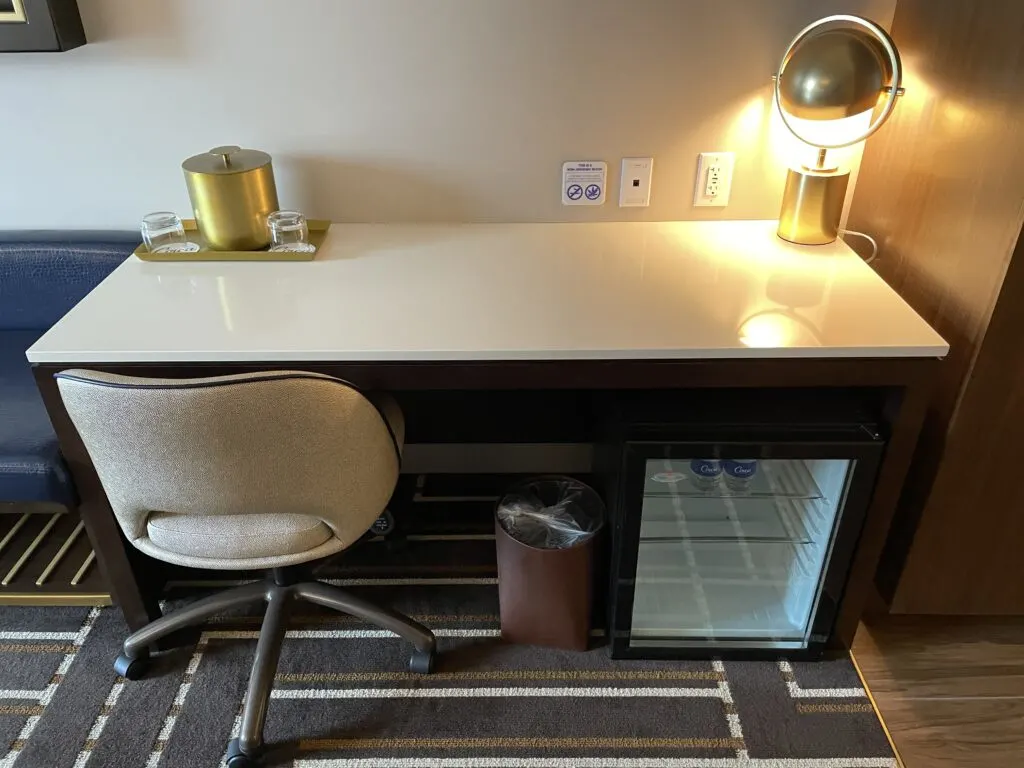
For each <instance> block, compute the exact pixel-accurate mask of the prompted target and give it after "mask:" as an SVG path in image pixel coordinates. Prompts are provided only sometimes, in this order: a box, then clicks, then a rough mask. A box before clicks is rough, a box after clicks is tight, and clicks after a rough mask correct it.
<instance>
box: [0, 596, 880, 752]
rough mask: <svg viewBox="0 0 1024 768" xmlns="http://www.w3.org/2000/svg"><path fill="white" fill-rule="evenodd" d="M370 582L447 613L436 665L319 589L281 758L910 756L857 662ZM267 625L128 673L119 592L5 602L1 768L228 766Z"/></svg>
mask: <svg viewBox="0 0 1024 768" xmlns="http://www.w3.org/2000/svg"><path fill="white" fill-rule="evenodd" d="M381 582H383V583H381ZM467 582H468V583H467ZM359 589H360V590H362V591H363V592H364V593H365V594H366V595H367V596H368V597H370V598H371V599H374V600H378V601H381V602H384V603H390V604H392V605H395V606H396V607H397V608H399V609H400V610H403V611H405V612H407V613H409V614H410V615H413V616H414V617H416V618H417V619H418V620H420V621H422V622H424V623H426V624H428V625H429V626H430V627H431V628H432V629H434V630H435V631H437V633H438V635H439V637H440V646H441V650H442V656H441V657H440V662H439V665H438V671H437V673H435V674H434V675H432V676H429V677H420V676H414V675H411V674H408V673H406V672H405V671H404V670H405V664H406V661H407V658H408V653H409V648H408V647H407V646H406V645H405V644H404V643H403V642H402V641H400V640H399V639H398V638H395V637H391V636H388V635H387V634H386V633H383V632H379V631H377V630H372V629H369V628H367V627H365V626H363V625H360V624H358V623H356V622H355V621H354V620H352V619H348V618H346V617H342V616H337V615H335V614H326V613H324V614H321V613H317V612H316V609H314V608H312V607H309V608H306V607H303V609H302V611H301V612H300V615H298V616H296V617H295V618H294V620H293V624H292V626H293V630H292V632H291V633H290V635H289V638H288V640H287V641H286V642H285V645H284V651H283V654H282V659H281V665H280V669H279V675H278V680H277V685H276V689H275V693H274V698H273V700H272V703H271V708H270V715H269V719H268V724H267V738H268V741H269V742H272V743H273V744H274V745H275V751H274V753H273V754H272V756H271V759H270V760H269V761H268V764H269V765H282V766H295V767H296V768H314V767H315V768H413V767H419V766H423V767H424V768H488V767H490V768H505V767H508V768H542V767H547V766H551V767H552V768H577V767H580V768H734V767H735V768H819V767H820V768H887V767H889V766H895V765H896V762H895V759H894V758H893V755H892V752H891V751H890V749H889V746H888V743H887V741H886V738H885V735H884V733H883V731H882V728H881V727H880V724H879V723H878V721H877V720H876V718H875V715H874V713H873V711H872V708H871V706H870V703H869V701H868V699H867V698H866V697H865V695H864V692H863V690H862V689H861V687H860V680H859V678H858V677H857V674H856V671H855V670H854V668H853V666H852V665H851V664H850V662H848V661H846V660H840V661H825V662H816V663H793V664H792V665H789V664H787V663H785V662H781V663H780V662H724V663H722V662H715V661H692V662H626V661H616V662H613V661H611V660H610V659H609V658H608V656H607V653H606V651H605V649H604V648H595V649H594V650H592V651H589V652H587V653H568V652H560V651H551V650H543V649H538V648H529V647H521V646H512V645H507V644H504V643H502V642H501V641H500V638H499V637H498V630H497V595H496V589H495V586H494V584H493V579H490V578H482V579H465V578H463V579H438V580H432V581H425V580H419V581H416V580H414V581H412V582H409V583H406V582H404V581H403V582H402V583H397V584H396V583H392V582H389V581H388V580H380V581H379V582H377V583H374V584H371V585H364V586H360V587H359ZM257 628H258V620H257V619H255V618H254V617H247V616H234V617H225V618H224V619H222V620H220V621H217V622H215V623H213V624H211V625H210V626H209V627H208V631H207V632H206V633H205V634H204V635H203V639H202V641H201V642H200V644H199V646H198V647H196V648H187V649H181V650H179V651H174V652H170V653H168V654H165V655H163V656H162V657H160V659H159V660H158V662H157V663H156V664H155V665H154V669H153V672H152V675H151V677H150V678H148V679H146V680H143V681H138V682H126V681H124V680H122V679H120V678H118V677H117V676H116V675H115V674H114V672H113V670H112V668H111V663H112V661H113V659H114V657H115V656H116V655H117V652H118V645H119V643H120V641H121V640H122V639H123V635H124V632H125V629H124V625H123V623H122V621H121V618H120V616H119V614H118V613H117V611H116V610H114V609H103V610H98V609H93V610H90V609H84V608H2V609H0V768H72V767H74V768H83V767H88V768H94V767H95V766H102V767H103V768H142V766H154V767H155V768H164V767H166V768H177V767H178V766H181V767H187V768H193V767H195V768H201V767H206V766H219V765H221V764H222V760H223V756H224V751H225V748H226V745H227V742H228V740H229V739H230V738H231V737H232V735H233V734H234V733H235V732H236V729H237V726H238V722H237V718H238V715H239V712H240V706H241V702H242V696H243V693H244V690H245V683H246V677H247V674H248V669H249V664H250V663H251V658H252V654H253V651H254V648H255V637H256V632H257Z"/></svg>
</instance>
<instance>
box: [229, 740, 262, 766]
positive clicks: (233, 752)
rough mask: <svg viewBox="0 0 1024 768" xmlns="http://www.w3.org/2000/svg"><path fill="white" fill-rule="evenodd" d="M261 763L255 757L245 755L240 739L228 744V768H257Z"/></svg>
mask: <svg viewBox="0 0 1024 768" xmlns="http://www.w3.org/2000/svg"><path fill="white" fill-rule="evenodd" d="M259 764H260V761H259V760H257V759H256V758H255V757H250V756H249V755H246V754H243V752H242V747H241V746H240V745H239V743H238V739H232V740H231V741H230V742H228V754H227V766H228V768H257V766H259Z"/></svg>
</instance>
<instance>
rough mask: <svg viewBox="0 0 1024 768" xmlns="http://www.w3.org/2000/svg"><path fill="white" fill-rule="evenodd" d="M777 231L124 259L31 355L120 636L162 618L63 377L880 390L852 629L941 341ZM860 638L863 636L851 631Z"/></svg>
mask: <svg viewBox="0 0 1024 768" xmlns="http://www.w3.org/2000/svg"><path fill="white" fill-rule="evenodd" d="M774 229H775V223H774V222H673V223H600V224H495V225H486V224H474V225H336V226H334V227H333V228H332V230H331V232H330V234H329V236H328V238H327V240H326V242H325V243H324V246H323V247H322V249H321V252H320V253H319V254H318V256H317V259H316V260H315V261H313V262H277V263H257V262H250V263H221V262H181V263H147V262H143V261H140V260H138V259H136V258H134V257H131V258H129V259H128V260H127V261H125V262H124V263H123V264H122V265H121V266H120V267H118V269H116V270H115V271H114V272H113V273H112V274H111V275H110V276H109V277H108V278H107V279H106V280H105V281H104V282H103V283H102V284H100V285H99V286H98V287H97V288H96V289H95V290H94V291H92V292H91V293H90V294H89V295H88V296H87V297H86V298H85V299H83V300H82V301H81V302H80V303H79V304H78V305H77V306H76V307H75V308H74V309H72V310H71V311H70V312H69V313H68V314H67V315H66V316H65V317H64V318H63V319H62V320H60V322H58V323H57V324H56V325H55V326H54V327H53V328H52V329H51V330H50V331H49V332H47V333H46V334H45V335H44V336H43V337H42V338H41V339H40V340H39V341H38V342H37V343H36V344H35V345H33V346H32V347H31V348H30V349H29V350H28V359H29V360H30V362H31V363H32V364H33V366H34V368H35V373H36V380H37V383H38V385H39V388H40V391H41V392H42V395H43V398H44V401H45V402H46V405H47V408H48V410H49V413H50V417H51V419H52V421H53V423H54V427H55V429H56V431H57V435H58V437H59V438H60V441H61V447H62V449H63V451H64V454H65V457H66V458H67V461H68V463H69V466H70V467H71V471H72V473H73V475H74V477H75V481H76V484H77V487H78V489H79V491H80V494H81V496H82V500H81V501H82V503H81V511H82V516H83V519H84V520H85V522H86V527H87V530H88V533H89V535H90V537H91V540H92V543H93V546H94V548H95V550H96V553H97V560H98V562H99V564H100V567H101V568H102V569H103V573H104V575H105V576H106V578H107V581H108V583H109V584H110V588H111V591H112V594H113V597H114V599H115V601H116V602H117V603H118V605H119V606H120V607H121V609H122V610H123V611H124V614H125V618H126V620H127V622H128V624H129V626H130V627H132V628H133V629H136V628H138V627H139V626H141V625H142V624H144V623H146V622H147V621H148V620H149V619H150V618H152V617H153V616H155V615H156V613H157V606H156V599H157V594H156V591H155V588H154V586H153V585H152V584H151V583H150V582H149V581H148V580H147V573H148V569H147V561H146V560H145V559H144V558H142V557H141V556H139V555H137V554H136V553H135V552H134V551H132V550H130V549H127V548H126V546H125V544H124V542H123V539H122V538H121V536H120V532H119V530H118V528H117V526H116V523H115V521H114V518H113V515H112V514H111V512H110V509H109V506H108V504H107V500H106V498H105V496H104V494H103V490H102V488H101V486H100V484H99V480H98V478H97V477H96V474H95V471H94V470H93V468H92V464H91V462H90V461H89V457H88V455H87V454H86V452H85V450H84V448H83V446H82V444H81V442H80V440H79V439H78V437H77V434H76V433H75V431H74V429H73V428H72V426H71V423H70V420H69V419H68V416H67V414H66V412H65V411H64V408H63V405H62V403H61V401H60V398H59V395H58V393H57V389H56V385H55V382H54V381H53V374H54V373H55V372H57V371H60V370H63V369H66V368H69V367H89V368H94V369H99V370H106V371H113V372H120V373H128V374H135V375H142V376H169V377H187V376H197V375H216V374H224V373H233V372H242V371H252V370H261V369H263V370H265V369H289V368H290V369H303V370H312V371H320V372H325V373H331V374H334V375H338V376H341V377H343V378H345V379H347V380H349V381H352V382H353V383H355V384H357V385H359V386H361V387H364V388H369V389H374V388H380V389H388V390H395V391H401V390H418V391H423V390H438V389H460V390H467V389H475V390H487V389H506V390H507V389H517V388H528V389H605V390H608V389H675V388H701V387H836V386H845V387H857V386H863V387H869V386H870V387H886V388H891V389H892V392H893V399H892V409H891V430H892V431H891V439H890V442H889V448H888V451H887V453H886V460H885V463H884V465H883V467H882V470H881V474H880V478H879V482H878V485H877V487H876V493H875V496H874V500H873V502H872V508H871V510H870V512H869V519H868V523H867V528H866V529H865V533H864V535H863V537H862V542H861V545H860V547H859V550H858V554H857V557H856V559H855V562H854V566H853V568H854V571H853V577H852V578H851V582H850V584H851V586H850V591H851V592H852V593H853V594H852V595H851V596H850V599H849V600H848V601H847V606H846V607H845V608H844V614H843V617H841V621H845V622H846V623H847V624H848V623H849V622H850V621H853V626H855V623H856V617H858V616H859V613H860V607H861V604H862V603H863V596H864V595H866V590H867V588H868V584H869V582H870V578H871V575H872V573H873V571H874V567H875V564H876V562H877V560H878V556H879V554H880V551H881V547H882V544H883V541H884V539H885V535H886V532H887V530H888V527H889V522H890V519H891V516H892V512H893V508H894V506H895V502H896V499H897V495H898V492H899V489H900V486H901V484H902V480H903V476H904V473H905V471H906V468H907V465H908V462H909V460H910V455H911V452H912V449H913V446H914V442H915V440H916V436H917V432H918V429H919V427H920V422H921V418H922V416H923V414H924V410H925V406H926V402H927V392H928V387H927V384H928V379H929V375H930V374H929V371H930V370H931V369H932V366H934V365H935V364H936V363H937V359H938V358H940V357H942V356H943V355H945V354H946V352H947V351H948V346H947V345H946V343H945V342H944V341H943V340H942V339H941V338H940V337H939V336H938V335H937V334H936V333H935V332H934V331H932V330H931V328H929V327H928V325H927V324H926V323H925V322H924V321H923V320H921V318H919V317H918V316H917V315H916V314H915V313H914V312H913V310H911V309H910V307H908V306H907V305H906V303H904V302H903V301H902V300H901V299H900V298H899V297H898V296H897V295H896V294H895V293H894V292H893V291H892V290H891V289H889V287H888V286H887V285H886V284H885V283H884V282H883V281H882V280H881V279H880V278H878V277H877V276H876V275H875V273H874V272H873V271H872V270H871V269H870V267H868V266H867V265H865V264H864V263H863V261H862V260H861V259H860V258H858V257H857V255H856V254H855V253H853V252H852V251H851V250H850V249H849V248H848V247H847V246H846V245H844V244H842V243H835V244H832V245H827V246H818V247H799V246H793V245H790V244H788V243H785V242H783V241H781V240H779V239H778V238H776V237H775V234H774ZM851 637H852V628H851Z"/></svg>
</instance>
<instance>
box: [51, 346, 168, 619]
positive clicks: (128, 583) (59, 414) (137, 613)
mask: <svg viewBox="0 0 1024 768" xmlns="http://www.w3.org/2000/svg"><path fill="white" fill-rule="evenodd" d="M64 367H66V366H64ZM58 370H61V369H60V368H57V367H52V366H37V367H36V368H35V369H34V371H33V372H34V374H35V378H36V386H37V387H38V388H39V392H40V394H41V395H42V398H43V403H44V405H45V406H46V411H47V413H48V414H49V416H50V422H51V423H52V424H53V429H54V431H55V432H56V433H57V439H58V441H59V442H60V448H61V452H62V453H63V454H64V460H65V461H66V462H67V465H68V467H69V468H70V470H71V476H72V478H74V481H75V487H76V488H77V489H78V496H79V505H78V510H79V514H80V515H81V517H82V522H84V523H85V531H86V533H87V534H88V536H89V541H90V543H91V544H92V548H93V551H94V552H95V553H96V562H97V564H98V565H99V568H100V572H101V573H102V574H103V578H104V580H105V581H106V583H107V588H108V589H109V590H110V595H111V598H112V599H113V601H114V602H115V603H116V604H117V606H118V607H119V608H120V609H121V613H122V614H123V615H124V619H125V622H126V623H127V624H128V628H129V630H131V631H132V632H134V631H136V630H138V629H141V628H142V627H144V626H145V625H146V624H148V623H149V622H150V621H152V620H153V619H156V618H159V616H160V606H159V603H158V598H159V591H158V590H159V583H158V580H157V579H154V578H149V579H147V578H146V574H145V573H144V572H143V569H142V567H141V565H142V563H143V562H144V558H143V556H142V554H141V553H137V552H135V550H134V549H133V548H132V547H131V545H129V544H128V542H127V541H126V540H125V538H124V536H123V535H122V533H121V528H120V526H118V524H117V520H116V519H115V518H114V513H113V511H112V510H111V509H110V503H109V502H108V501H107V495H106V493H104V491H103V486H102V485H101V484H100V479H99V476H98V475H97V474H96V470H95V469H94V468H93V466H92V461H91V460H90V458H89V454H88V453H87V452H86V450H85V446H84V445H83V444H82V441H81V439H80V438H79V436H78V432H77V431H76V430H75V427H74V425H73V424H72V423H71V418H70V417H69V416H68V413H67V411H66V410H65V409H64V401H63V400H61V397H60V392H59V391H58V389H57V382H56V381H55V380H54V378H53V374H54V373H56V372H57V371H58Z"/></svg>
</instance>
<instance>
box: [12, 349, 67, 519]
mask: <svg viewBox="0 0 1024 768" xmlns="http://www.w3.org/2000/svg"><path fill="white" fill-rule="evenodd" d="M40 335H42V332H41V331H4V330H0V501H55V502H58V503H61V504H68V503H71V502H73V500H74V490H73V487H72V485H71V478H70V476H69V474H68V471H67V467H65V465H64V461H63V459H61V456H60V450H59V448H58V446H57V436H56V435H54V433H53V427H51V426H50V418H49V417H48V416H47V415H46V409H45V408H44V407H43V401H42V399H41V398H40V396H39V390H38V389H36V382H35V379H34V378H33V377H32V369H31V367H30V366H29V363H28V360H26V359H25V350H26V349H28V348H29V347H30V346H32V344H33V343H34V342H35V340H36V339H37V338H39V336H40Z"/></svg>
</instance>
